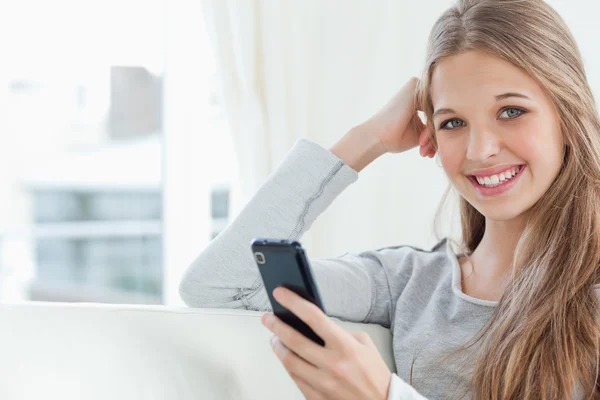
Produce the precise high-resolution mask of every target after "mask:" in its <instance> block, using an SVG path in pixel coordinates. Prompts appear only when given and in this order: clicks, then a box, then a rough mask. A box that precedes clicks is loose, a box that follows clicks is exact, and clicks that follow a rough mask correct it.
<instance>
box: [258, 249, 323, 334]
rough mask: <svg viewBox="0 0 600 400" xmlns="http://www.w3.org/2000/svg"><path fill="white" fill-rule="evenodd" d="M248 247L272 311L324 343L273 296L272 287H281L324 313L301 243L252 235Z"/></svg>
mask: <svg viewBox="0 0 600 400" xmlns="http://www.w3.org/2000/svg"><path fill="white" fill-rule="evenodd" d="M251 247H252V253H253V254H254V260H255V261H256V265H257V266H258V270H259V272H260V275H261V277H262V280H263V283H264V286H265V289H266V290H267V294H268V295H269V301H270V302H271V306H272V307H273V314H275V315H276V316H277V317H278V318H280V319H281V320H282V321H283V322H285V323H286V324H288V325H290V326H291V327H292V328H294V329H296V330H297V331H298V332H300V333H302V334H303V335H304V336H306V337H307V338H309V339H311V340H313V341H314V342H315V343H318V344H320V345H321V346H324V345H325V342H324V341H323V339H321V338H320V337H319V336H318V335H317V334H316V333H315V332H314V331H313V330H312V329H311V328H310V327H309V326H308V325H306V324H305V323H304V322H303V321H302V320H301V319H300V318H298V317H297V316H296V315H294V314H293V313H292V312H291V311H290V310H288V309H287V308H285V307H283V306H282V305H281V304H279V303H278V302H277V300H275V298H274V297H273V290H275V288H276V287H279V286H283V287H285V288H286V289H289V290H292V291H294V292H295V293H297V294H298V295H300V296H301V297H302V298H304V299H306V300H308V301H310V302H311V303H313V304H315V305H316V306H317V307H319V308H320V309H321V310H323V312H325V309H324V308H323V303H322V301H321V296H320V295H319V290H318V289H317V285H316V283H315V280H314V277H313V274H312V272H311V270H310V265H309V262H308V259H307V257H306V252H305V251H304V249H303V248H302V245H301V244H300V243H299V242H297V241H295V240H292V241H291V240H281V239H268V238H256V239H253V240H252V243H251Z"/></svg>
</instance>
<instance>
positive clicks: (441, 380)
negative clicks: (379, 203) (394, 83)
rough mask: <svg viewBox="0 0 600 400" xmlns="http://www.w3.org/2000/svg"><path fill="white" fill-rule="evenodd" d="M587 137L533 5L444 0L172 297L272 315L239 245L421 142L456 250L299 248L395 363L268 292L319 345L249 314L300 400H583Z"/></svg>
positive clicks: (597, 393) (579, 102)
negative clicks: (375, 98)
mask: <svg viewBox="0 0 600 400" xmlns="http://www.w3.org/2000/svg"><path fill="white" fill-rule="evenodd" d="M417 110H422V111H423V112H424V113H425V115H426V120H427V122H426V124H425V125H424V124H423V123H422V122H421V119H420V118H419V117H418V114H417ZM599 135H600V123H599V119H598V115H597V112H596V108H595V104H594V99H593V97H592V94H591V91H590V88H589V86H588V83H587V78H586V76H585V72H584V68H583V64H582V60H581V56H580V54H579V51H578V49H577V45H576V43H575V42H574V40H573V38H572V36H571V34H570V32H569V30H568V28H567V27H566V26H565V24H564V22H563V21H562V19H561V18H560V17H559V16H558V15H557V14H556V12H555V11H554V10H552V9H551V7H550V6H548V5H547V4H546V3H544V2H543V1H541V0H489V1H488V0H479V1H476V0H463V1H459V2H458V3H457V5H456V6H454V7H452V8H450V9H449V10H447V11H446V12H445V13H444V14H443V15H442V16H441V17H440V18H439V20H438V21H437V22H436V24H435V25H434V27H433V30H432V32H431V35H430V38H429V45H428V56H427V61H426V65H425V70H424V73H423V77H422V79H421V80H417V79H415V78H413V79H411V80H410V81H409V82H408V83H407V84H406V85H405V86H404V87H403V88H402V89H401V90H400V91H399V92H398V94H397V95H396V96H395V97H394V98H393V99H392V100H391V101H390V102H389V103H388V104H387V105H386V106H385V107H384V108H383V109H382V110H381V111H380V112H379V113H377V114H376V115H374V116H373V117H372V118H370V119H369V120H367V121H365V122H364V123H362V124H360V125H358V126H356V127H355V128H353V129H352V130H351V131H349V132H348V133H347V134H346V135H344V136H343V137H342V138H341V139H340V140H339V142H338V143H336V144H335V145H334V146H333V147H331V149H329V151H328V150H326V149H324V148H322V147H320V146H318V145H317V144H315V143H312V142H310V141H308V140H304V139H301V140H299V141H298V142H297V143H296V144H295V146H294V148H293V149H292V150H291V151H290V152H289V153H288V154H287V156H286V157H285V159H284V160H283V162H282V164H281V165H280V166H279V168H278V169H277V171H276V172H275V173H274V174H273V175H271V177H269V179H268V180H267V181H266V182H265V184H264V185H263V186H262V187H261V188H260V189H259V191H258V192H257V193H256V195H255V196H254V197H253V198H252V200H251V201H250V202H249V203H248V204H247V206H246V207H245V209H244V210H243V211H242V212H241V214H240V215H239V216H238V217H237V218H236V220H235V221H233V222H232V224H231V225H230V226H229V227H228V228H227V229H226V230H225V231H224V232H223V233H222V234H221V235H219V237H217V238H216V239H215V240H214V241H213V242H212V243H211V245H210V246H209V247H208V248H207V249H206V250H205V251H203V253H202V254H201V255H200V256H199V258H198V259H197V260H196V261H195V262H194V263H193V264H192V266H190V268H189V269H188V271H187V272H186V275H185V277H184V279H183V281H182V283H181V295H182V297H183V298H184V299H185V301H186V302H187V303H188V304H189V305H191V306H203V307H211V306H215V307H245V308H248V309H253V310H263V311H271V308H270V305H269V303H268V300H267V296H266V293H265V291H264V288H263V287H262V286H261V279H260V277H259V276H258V272H257V269H256V265H255V264H254V261H253V259H252V254H251V252H250V250H249V242H250V240H251V239H252V238H253V237H278V238H288V239H299V238H300V237H301V236H302V234H303V232H305V231H306V230H307V229H309V227H310V226H311V224H312V223H313V222H314V220H315V219H316V218H317V217H318V216H319V214H321V213H322V212H323V211H324V210H325V209H326V208H327V206H328V205H329V204H331V202H332V201H333V200H334V199H335V197H336V196H337V195H339V194H340V193H341V192H342V191H343V190H344V188H345V187H347V186H348V185H350V184H351V183H353V182H354V181H355V180H356V179H357V178H358V173H359V172H360V171H361V170H362V169H363V168H365V167H366V166H367V165H368V164H369V163H371V162H372V161H373V160H375V159H376V158H378V157H379V156H381V155H382V154H385V153H401V152H404V151H407V150H409V149H411V148H413V147H416V146H419V147H420V152H421V155H422V156H427V157H433V156H434V155H435V154H436V153H437V155H438V156H439V159H440V160H441V164H442V166H443V168H444V171H445V173H446V174H447V176H448V178H449V180H450V182H451V184H452V186H453V187H454V188H455V189H456V190H457V191H458V193H459V194H460V197H461V216H462V243H461V248H462V251H461V252H459V253H458V254H456V253H455V252H454V251H453V249H452V247H451V245H450V243H449V241H448V240H446V239H445V240H442V241H441V242H439V243H438V244H437V245H436V246H435V247H434V248H433V249H432V250H431V251H423V250H420V249H415V248H411V247H408V246H398V247H393V248H384V249H378V250H373V251H367V252H363V253H360V254H354V253H347V254H344V255H343V256H341V257H336V258H323V259H313V260H311V264H312V267H313V270H314V272H315V276H316V280H317V284H318V285H319V288H320V291H321V293H322V295H323V301H324V303H325V304H324V305H325V309H326V310H327V312H328V314H329V315H330V316H335V317H338V318H342V319H345V320H350V321H357V322H363V323H377V324H381V325H383V326H387V327H390V328H391V330H392V333H393V336H394V339H393V341H394V356H395V361H396V365H397V374H391V373H390V371H389V370H388V369H387V367H386V366H385V363H384V362H383V361H382V359H381V357H380V356H379V354H378V353H377V350H376V349H375V347H374V346H373V344H372V342H371V341H370V340H369V338H368V336H366V335H363V334H350V333H346V332H344V331H342V330H341V329H339V328H338V327H337V326H336V325H335V324H334V323H332V322H331V321H330V320H328V319H327V318H326V317H325V316H324V314H322V313H321V312H320V311H319V310H318V309H317V308H316V307H311V305H310V303H307V302H305V301H303V300H301V299H300V298H299V297H297V296H294V295H293V294H292V293H289V292H285V291H282V290H280V289H278V290H276V291H275V292H276V296H277V297H278V299H280V300H278V301H280V302H281V303H282V304H283V305H284V306H286V307H288V308H290V310H292V311H293V312H294V313H296V314H297V315H298V316H300V317H301V318H302V319H304V320H305V321H307V323H309V325H310V326H311V327H313V329H314V330H315V331H317V333H318V334H319V335H320V336H322V337H323V338H324V339H325V342H326V346H325V348H320V347H318V346H317V345H315V344H313V343H312V342H310V341H309V340H307V339H305V338H304V337H302V336H301V335H299V334H297V333H296V332H295V331H293V330H291V329H290V328H289V327H287V326H286V325H285V324H283V323H282V322H281V321H279V320H278V319H277V318H274V316H273V315H272V314H271V313H268V312H267V313H265V315H264V316H263V323H264V324H265V325H266V326H267V327H268V328H269V329H270V330H271V331H272V332H273V333H274V335H275V336H274V337H275V340H274V341H273V342H274V351H275V353H276V354H277V355H278V357H279V358H280V359H281V360H282V363H283V365H284V367H285V368H286V369H287V370H288V372H289V373H290V375H291V377H292V378H293V379H294V381H295V382H296V384H297V385H298V387H299V388H300V390H302V392H303V393H304V394H305V395H306V397H307V398H309V399H326V398H340V399H342V398H343V399H363V398H369V399H375V398H380V399H385V398H389V399H392V398H394V399H396V398H398V399H400V398H423V396H425V397H431V398H461V397H465V396H467V397H472V398H476V399H534V398H535V399H538V398H539V399H555V398H561V399H562V398H598V397H600V389H599V383H598V377H599V368H600V365H599V356H600V321H599V319H598V314H599V312H598V311H599V304H598V295H599V294H600V286H598V284H599V283H600V266H599V261H600V211H599V205H600V193H599V192H600V136H599ZM409 384H411V385H412V386H413V387H411V386H409Z"/></svg>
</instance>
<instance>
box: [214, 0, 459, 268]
mask: <svg viewBox="0 0 600 400" xmlns="http://www.w3.org/2000/svg"><path fill="white" fill-rule="evenodd" d="M448 4H449V2H448V1H441V0H435V1H428V2H414V1H398V0H389V1H383V0H380V1H375V2H374V1H366V0H356V1H349V0H344V1H334V0H328V1H324V0H302V1H300V0H297V1H285V2H284V1H270V0H264V1H259V0H256V1H240V0H203V7H204V16H205V23H206V26H207V29H208V33H209V38H210V41H211V44H212V47H213V50H214V53H215V57H216V63H217V70H218V72H219V74H220V82H221V84H222V90H223V96H224V102H225V106H226V108H227V112H228V117H229V120H230V122H231V128H232V131H233V136H234V142H235V150H236V153H237V158H238V160H239V177H238V180H237V181H236V182H234V187H233V199H232V205H231V210H230V215H231V216H232V217H234V216H235V215H237V213H238V212H239V211H240V209H241V208H242V207H243V206H244V205H245V204H246V202H247V201H248V199H249V198H250V197H251V196H252V195H253V194H254V192H255V191H256V190H257V189H258V187H259V186H260V185H261V184H262V182H264V180H265V179H266V178H267V176H268V175H269V173H271V172H272V171H273V170H274V168H276V166H277V165H278V164H279V162H280V161H281V159H282V158H283V156H284V155H285V153H286V152H287V151H288V150H289V149H290V148H291V147H292V145H293V143H294V142H295V140H296V139H297V138H299V137H306V138H308V139H311V140H314V141H316V142H317V143H319V144H321V145H322V146H324V147H326V148H329V147H330V146H331V145H333V144H334V143H335V142H336V141H337V140H338V139H339V138H340V137H341V136H342V135H343V134H344V133H345V132H346V131H347V130H348V129H350V128H351V127H353V126H354V125H356V124H358V123H360V122H361V121H363V120H365V119H366V118H368V117H369V116H370V115H371V114H372V113H374V112H376V111H377V109H378V108H379V107H381V106H382V105H383V104H384V103H385V102H387V100H388V99H389V98H390V97H391V96H392V95H393V94H394V93H395V92H396V91H397V90H398V89H399V88H400V86H402V84H404V82H405V81H406V80H407V79H408V78H409V77H411V76H413V75H417V76H418V75H419V74H420V70H421V67H422V64H423V61H424V56H425V45H426V41H427V35H428V32H429V29H430V28H431V26H432V24H433V22H434V21H435V19H436V18H437V16H439V14H440V13H441V12H442V11H443V10H444V9H445V8H446V7H447V6H448ZM446 186H447V181H446V179H445V177H444V175H443V173H442V170H441V167H440V166H439V165H438V164H437V163H436V161H434V160H431V159H421V158H420V157H419V156H418V151H417V150H413V151H411V152H410V153H406V154H402V155H385V156H384V157H382V158H381V159H379V160H377V161H376V162H375V163H373V164H372V165H370V166H369V167H367V168H366V169H365V170H363V171H362V172H361V173H360V179H359V181H358V182H357V183H355V184H354V185H352V186H351V187H350V188H349V189H348V190H347V191H346V192H344V193H343V194H342V195H341V196H340V197H339V198H338V199H337V200H336V201H335V202H334V203H333V205H332V206H331V207H330V209H328V210H327V211H326V212H325V213H324V214H323V215H322V216H321V217H320V218H319V219H318V220H317V221H316V223H315V224H314V225H313V227H312V228H311V230H310V231H309V232H308V233H307V234H306V235H305V236H304V237H303V239H302V243H303V244H304V245H305V246H306V247H307V248H308V249H309V254H310V255H311V256H327V255H336V254H341V253H344V252H346V251H350V250H352V251H354V250H361V249H367V248H376V247H383V246H388V245H395V244H412V245H418V246H426V247H427V246H430V245H432V244H433V243H434V242H435V238H434V236H433V234H432V221H433V216H434V214H435V211H436V208H437V205H438V203H439V199H440V198H441V195H442V193H443V192H444V190H445V188H446ZM349 216H351V217H349ZM447 225H448V224H447ZM445 231H449V229H445ZM454 231H456V229H455V228H454Z"/></svg>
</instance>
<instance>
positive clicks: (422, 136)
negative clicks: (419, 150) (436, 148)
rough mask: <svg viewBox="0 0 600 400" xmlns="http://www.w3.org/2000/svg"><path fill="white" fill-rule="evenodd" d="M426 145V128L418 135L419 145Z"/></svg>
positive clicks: (427, 138)
mask: <svg viewBox="0 0 600 400" xmlns="http://www.w3.org/2000/svg"><path fill="white" fill-rule="evenodd" d="M427 143H429V134H428V133H427V128H425V129H424V130H422V131H421V133H420V134H419V144H420V145H421V146H425V145H427Z"/></svg>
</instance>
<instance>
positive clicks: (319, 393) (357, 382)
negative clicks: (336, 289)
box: [262, 287, 392, 400]
mask: <svg viewBox="0 0 600 400" xmlns="http://www.w3.org/2000/svg"><path fill="white" fill-rule="evenodd" d="M273 295H274V296H275V298H276V300H277V301H278V302H279V303H280V304H281V305H283V306H284V307H285V308H287V309H288V310H290V311H291V312H292V313H294V314H295V315H296V316H298V318H300V319H301V320H302V321H304V322H305V323H306V324H307V325H308V326H310V327H311V328H312V330H313V331H315V333H316V334H317V335H319V337H321V338H322V339H323V341H325V346H320V345H318V344H317V343H315V342H313V341H312V340H310V339H307V338H306V337H305V336H304V335H302V334H301V333H299V332H298V331H296V330H295V329H293V328H292V327H290V326H289V325H287V324H286V323H284V322H283V321H281V320H280V319H278V318H277V317H276V316H275V315H273V314H272V313H265V314H263V317H262V322H263V324H264V325H265V326H266V327H267V328H268V329H269V330H270V331H271V332H273V333H274V336H273V338H272V339H271V345H272V346H273V351H274V352H275V354H276V355H277V357H278V358H279V360H280V361H281V362H282V364H283V366H284V367H285V369H286V370H287V372H288V373H289V375H290V376H291V378H292V379H293V380H294V382H295V383H296V385H297V386H298V388H299V389H300V390H301V391H302V393H303V394H304V396H305V397H306V398H307V399H308V400H316V399H344V400H352V399H357V400H358V399H361V400H362V399H381V400H385V399H387V396H388V391H389V386H390V381H391V378H392V373H391V372H390V370H389V368H388V367H387V365H386V363H385V361H384V360H383V358H382V357H381V354H379V351H378V350H377V347H375V344H374V343H373V341H372V340H371V338H370V337H369V335H367V334H366V333H365V332H346V331H345V330H343V329H342V328H341V327H340V326H338V325H337V324H336V323H335V322H333V321H331V320H330V319H329V318H328V317H327V315H325V314H324V313H323V311H321V309H319V308H318V307H317V306H315V305H314V304H313V303H310V302H308V301H306V300H305V299H303V298H302V297H300V296H298V295H297V294H296V293H294V292H292V291H290V290H286V289H284V288H281V287H279V288H277V289H276V290H275V291H274V292H273Z"/></svg>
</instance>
